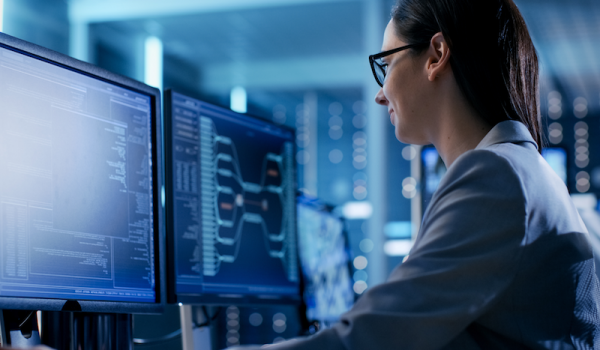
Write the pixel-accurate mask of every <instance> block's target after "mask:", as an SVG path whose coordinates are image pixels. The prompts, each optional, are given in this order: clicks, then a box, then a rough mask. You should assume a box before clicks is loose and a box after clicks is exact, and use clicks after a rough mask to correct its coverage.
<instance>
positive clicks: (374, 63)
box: [369, 42, 429, 87]
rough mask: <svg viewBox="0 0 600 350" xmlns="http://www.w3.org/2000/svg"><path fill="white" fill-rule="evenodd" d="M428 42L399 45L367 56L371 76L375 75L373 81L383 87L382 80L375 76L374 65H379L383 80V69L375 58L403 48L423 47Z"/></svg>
mask: <svg viewBox="0 0 600 350" xmlns="http://www.w3.org/2000/svg"><path fill="white" fill-rule="evenodd" d="M428 45H429V42H426V43H425V42H423V43H418V44H410V45H406V46H400V47H398V48H395V49H391V50H387V51H383V52H380V53H377V54H374V55H371V56H369V64H370V65H371V71H373V76H374V77H375V81H376V82H377V84H379V86H381V87H383V83H384V82H383V81H379V78H378V77H377V72H376V71H375V65H377V67H379V69H381V72H382V73H383V79H384V80H385V75H386V74H385V70H383V67H382V66H381V65H380V64H379V63H377V62H375V60H378V59H380V58H383V57H385V56H389V55H391V54H395V53H396V52H400V51H403V50H408V49H412V48H415V47H425V46H428Z"/></svg>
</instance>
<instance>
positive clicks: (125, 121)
mask: <svg viewBox="0 0 600 350" xmlns="http://www.w3.org/2000/svg"><path fill="white" fill-rule="evenodd" d="M2 38H3V39H2V40H5V39H4V36H3V37H2ZM65 60H66V59H65ZM98 72H100V73H102V71H101V70H98ZM156 96H158V94H156ZM152 101H153V99H152V96H151V95H149V94H145V93H141V92H140V91H138V90H135V89H133V88H127V87H126V86H124V85H121V84H117V83H115V82H111V81H110V80H107V79H100V78H98V77H95V76H91V75H88V74H86V73H84V72H82V71H78V70H75V69H74V68H71V67H68V66H65V65H60V64H57V63H53V62H50V61H46V60H44V59H42V58H41V57H36V56H33V55H30V54H27V53H26V52H23V51H19V50H17V49H12V48H10V47H4V46H0V106H1V113H0V179H1V181H0V258H1V259H0V268H1V271H0V297H13V298H14V297H19V298H38V299H41V298H43V299H49V298H56V299H75V300H89V301H118V302H136V303H140V302H141V303H156V301H157V293H156V291H157V287H156V286H157V285H159V284H158V283H157V282H156V278H155V273H158V272H157V271H156V264H155V262H156V259H155V237H156V235H155V234H156V231H157V230H156V226H155V224H156V221H157V218H156V215H155V213H156V212H155V204H154V200H155V199H156V196H155V194H154V193H155V190H156V186H155V184H154V183H155V182H154V181H155V180H156V179H155V178H154V174H155V173H154V172H153V169H154V168H155V167H156V166H155V164H153V151H155V149H154V150H153V136H152V135H153V132H154V131H153V130H154V126H153V118H154V116H155V113H156V112H155V111H154V110H153V107H152V106H153V105H152ZM7 299H9V298H6V299H4V300H7ZM10 300H13V299H10ZM6 308H10V305H9V306H8V307H6ZM126 310H127V309H125V308H124V309H122V311H123V312H127V311H126Z"/></svg>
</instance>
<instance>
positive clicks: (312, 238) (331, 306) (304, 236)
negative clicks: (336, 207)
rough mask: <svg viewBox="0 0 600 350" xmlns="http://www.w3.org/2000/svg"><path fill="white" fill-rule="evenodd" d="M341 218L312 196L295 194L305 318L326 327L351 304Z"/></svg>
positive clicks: (349, 270)
mask: <svg viewBox="0 0 600 350" xmlns="http://www.w3.org/2000/svg"><path fill="white" fill-rule="evenodd" d="M344 232H345V231H344V222H343V221H342V220H341V219H340V218H339V217H338V216H336V215H334V214H333V213H331V212H330V210H329V209H328V208H327V206H325V205H323V204H322V203H320V202H319V201H318V200H316V199H311V198H308V197H305V196H301V197H299V198H298V242H299V251H300V262H301V265H302V273H303V275H304V292H303V298H304V303H305V304H306V318H307V319H308V320H309V321H319V322H320V325H321V326H322V327H327V326H329V325H331V324H333V323H335V322H337V321H339V318H340V316H341V315H342V314H343V313H344V312H346V311H348V310H350V308H351V307H352V305H353V304H354V290H353V289H352V285H353V281H352V276H351V272H352V268H351V255H350V249H349V247H348V241H347V237H346V235H345V234H344Z"/></svg>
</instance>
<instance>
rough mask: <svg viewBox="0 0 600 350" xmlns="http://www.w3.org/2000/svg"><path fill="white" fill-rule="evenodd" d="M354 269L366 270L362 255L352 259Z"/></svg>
mask: <svg viewBox="0 0 600 350" xmlns="http://www.w3.org/2000/svg"><path fill="white" fill-rule="evenodd" d="M353 264H354V268H355V269H357V270H364V269H366V268H367V265H368V264H369V262H368V260H367V258H365V257H364V256H362V255H359V256H357V257H356V258H354V262H353Z"/></svg>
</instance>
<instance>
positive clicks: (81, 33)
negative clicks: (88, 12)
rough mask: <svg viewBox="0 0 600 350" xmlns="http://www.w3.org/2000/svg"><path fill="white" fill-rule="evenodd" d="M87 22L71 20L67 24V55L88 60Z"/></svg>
mask: <svg viewBox="0 0 600 350" xmlns="http://www.w3.org/2000/svg"><path fill="white" fill-rule="evenodd" d="M89 27H90V26H89V23H87V22H83V21H71V23H70V25H69V55H70V56H71V57H74V58H76V59H78V60H81V61H85V62H89V40H90V38H89Z"/></svg>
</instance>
